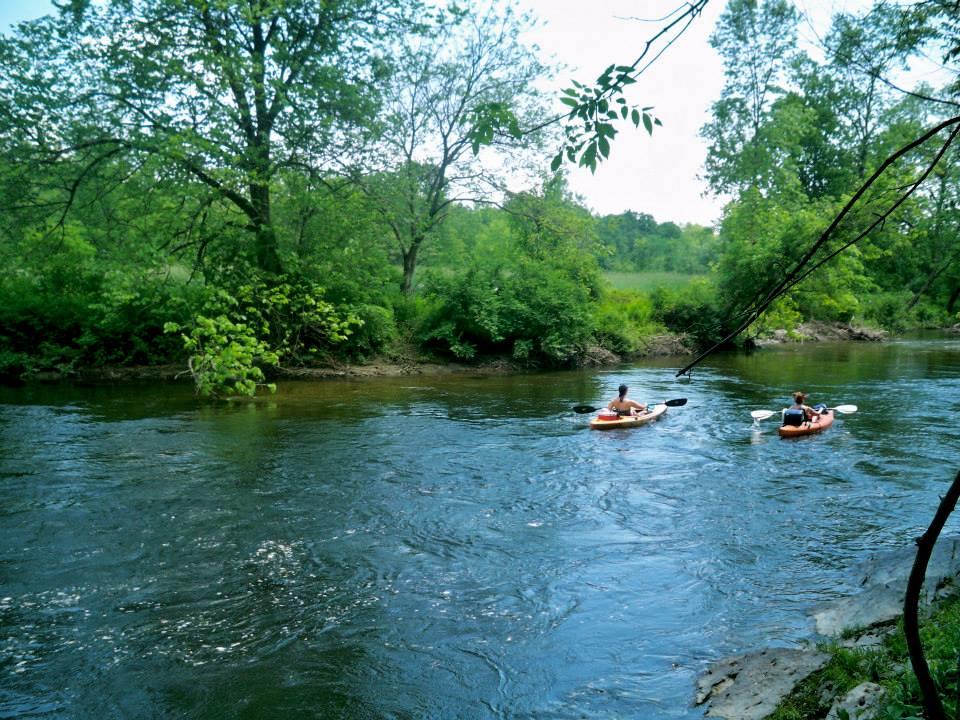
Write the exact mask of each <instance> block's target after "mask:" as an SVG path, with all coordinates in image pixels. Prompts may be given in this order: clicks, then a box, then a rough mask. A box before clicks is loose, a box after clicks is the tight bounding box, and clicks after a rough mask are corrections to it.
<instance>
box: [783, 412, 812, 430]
mask: <svg viewBox="0 0 960 720" xmlns="http://www.w3.org/2000/svg"><path fill="white" fill-rule="evenodd" d="M806 419H807V417H806V413H804V412H803V410H802V409H801V408H787V409H786V410H784V411H783V424H784V426H787V425H789V426H792V427H800V426H801V425H803V422H804V421H805V420H806Z"/></svg>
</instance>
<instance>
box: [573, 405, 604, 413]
mask: <svg viewBox="0 0 960 720" xmlns="http://www.w3.org/2000/svg"><path fill="white" fill-rule="evenodd" d="M599 409H600V408H595V407H594V406H593V405H574V406H573V411H574V412H575V413H591V412H596V411H597V410H599Z"/></svg>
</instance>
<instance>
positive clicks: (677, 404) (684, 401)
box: [663, 398, 687, 407]
mask: <svg viewBox="0 0 960 720" xmlns="http://www.w3.org/2000/svg"><path fill="white" fill-rule="evenodd" d="M663 404H664V405H666V406H667V407H680V406H682V405H686V404H687V399H686V398H677V399H676V400H664V401H663Z"/></svg>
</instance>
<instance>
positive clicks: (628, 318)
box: [593, 291, 664, 355]
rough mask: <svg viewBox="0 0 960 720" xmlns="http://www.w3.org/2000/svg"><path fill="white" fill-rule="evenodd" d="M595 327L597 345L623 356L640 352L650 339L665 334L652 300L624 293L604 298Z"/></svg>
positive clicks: (610, 293) (611, 293) (611, 294)
mask: <svg viewBox="0 0 960 720" xmlns="http://www.w3.org/2000/svg"><path fill="white" fill-rule="evenodd" d="M593 326H594V331H593V332H594V337H595V338H596V340H597V343H598V344H599V345H600V346H601V347H604V348H607V349H608V350H612V351H613V352H615V353H617V354H620V355H630V354H633V353H636V352H638V351H639V350H641V349H643V347H644V344H645V342H644V341H645V340H646V339H647V338H648V337H650V336H651V335H654V334H656V333H658V332H662V331H663V330H664V327H663V326H662V325H661V324H660V323H658V322H657V320H656V318H655V308H654V304H653V301H652V300H651V299H650V298H649V297H648V296H646V295H642V294H639V293H633V292H623V291H610V292H608V293H605V294H604V295H603V296H602V297H601V299H600V302H599V303H598V304H597V307H596V310H595V311H594V318H593Z"/></svg>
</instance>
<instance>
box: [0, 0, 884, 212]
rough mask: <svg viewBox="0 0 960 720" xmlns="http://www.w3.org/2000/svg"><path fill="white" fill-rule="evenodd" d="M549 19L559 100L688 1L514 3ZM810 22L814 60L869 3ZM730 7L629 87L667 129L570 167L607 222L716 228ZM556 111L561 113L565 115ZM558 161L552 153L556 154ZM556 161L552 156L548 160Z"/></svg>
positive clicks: (631, 97) (553, 86)
mask: <svg viewBox="0 0 960 720" xmlns="http://www.w3.org/2000/svg"><path fill="white" fill-rule="evenodd" d="M516 1H517V2H518V4H519V5H520V6H521V7H524V8H526V9H529V10H530V11H531V12H533V14H534V15H536V16H538V17H539V18H540V19H541V24H540V27H538V28H537V29H536V30H535V31H533V32H531V33H530V34H529V36H528V38H529V40H530V41H531V42H535V43H536V44H537V45H539V46H540V48H541V51H542V54H543V57H544V58H545V59H547V60H550V61H551V62H552V63H556V64H560V65H562V66H563V69H562V70H561V71H559V72H558V73H557V75H556V77H555V78H552V79H550V80H548V83H547V85H546V89H547V90H552V91H555V93H556V94H557V95H558V96H559V92H560V90H561V89H562V88H564V87H569V86H570V85H571V83H570V80H571V79H577V80H579V81H581V82H585V83H588V82H590V81H591V80H593V79H595V78H596V77H597V76H598V75H599V74H600V73H601V72H602V71H603V70H604V69H605V68H606V67H607V66H608V65H610V64H611V63H617V64H624V65H626V64H630V63H632V62H633V61H634V60H635V59H636V57H637V55H638V54H639V52H640V49H641V48H642V47H643V44H644V42H645V41H646V40H647V38H649V37H650V36H651V35H652V34H653V32H655V30H654V28H656V27H657V24H656V23H651V22H649V20H650V19H655V18H660V17H663V16H664V15H667V14H668V13H670V12H671V11H673V10H674V9H676V8H677V7H678V6H679V5H682V4H683V2H682V1H681V0H590V2H589V3H584V2H583V0H516ZM795 2H796V5H797V7H798V8H799V9H800V10H801V12H802V13H803V14H804V21H803V22H802V23H801V26H800V37H801V41H802V43H803V45H804V46H805V47H806V49H808V51H811V54H814V55H815V45H816V40H817V37H818V36H820V35H822V34H823V33H824V32H825V31H826V29H827V27H828V24H829V18H830V17H831V15H832V14H833V13H834V12H836V11H838V10H851V11H856V10H863V9H865V8H866V7H867V6H868V5H869V0H795ZM725 5H726V2H725V0H711V2H710V3H709V4H708V5H707V7H706V9H705V11H704V12H703V14H702V15H701V16H700V17H698V18H696V19H695V20H694V22H693V24H692V25H691V26H690V27H689V28H688V29H687V31H686V32H685V33H684V34H683V36H682V37H681V38H680V39H679V40H678V41H677V42H676V43H675V44H674V45H673V46H672V47H671V48H670V49H668V50H667V52H666V53H664V55H663V56H662V57H661V58H660V59H659V60H658V61H657V63H656V64H655V65H653V66H652V67H651V68H650V69H649V70H648V71H647V72H646V73H645V74H644V75H642V76H641V78H640V80H639V81H638V82H637V83H636V84H635V85H632V86H631V87H630V89H629V90H630V92H629V94H628V95H627V96H626V97H627V100H628V101H629V102H631V103H635V104H638V105H641V106H647V105H652V106H653V107H654V110H653V112H654V113H655V114H656V115H657V116H658V117H659V118H660V120H661V122H662V123H663V126H662V127H657V128H655V130H654V133H653V135H652V136H649V135H648V134H647V133H646V131H645V130H643V129H642V128H640V129H639V130H638V129H635V128H633V126H632V124H630V123H621V124H620V128H621V132H620V134H619V135H618V136H617V138H616V139H615V141H614V143H613V147H612V151H611V156H610V159H608V160H606V161H605V162H603V163H601V164H600V165H599V166H598V167H597V171H596V173H595V174H591V173H590V171H589V170H586V169H582V168H575V167H573V166H571V165H567V169H568V172H569V177H570V187H571V189H572V190H573V191H574V192H575V193H576V194H577V195H579V196H580V197H581V199H582V200H583V202H584V203H585V205H586V206H587V207H589V208H590V209H591V210H593V211H594V212H596V213H599V214H612V213H619V212H623V211H625V210H634V211H636V212H644V213H649V214H650V215H652V216H653V217H654V218H656V219H657V220H658V221H659V222H665V221H667V220H671V221H673V222H677V223H687V222H691V223H698V224H701V225H713V224H716V223H717V222H718V221H719V219H720V214H721V211H722V207H723V203H724V201H725V198H718V197H715V196H713V195H711V194H710V193H709V192H708V190H707V187H706V184H705V183H704V181H703V180H702V179H701V175H702V173H703V163H704V159H705V158H706V144H705V143H704V141H703V140H702V139H701V138H700V136H699V132H700V128H701V127H703V125H704V124H705V123H706V122H707V121H708V120H709V118H710V107H711V105H712V103H713V102H714V101H715V100H717V99H718V98H719V96H720V91H721V89H722V87H723V67H722V64H721V62H720V59H719V57H718V55H717V54H716V52H715V51H714V50H713V48H711V47H710V43H709V37H710V34H711V33H712V32H713V28H714V26H715V25H716V22H717V19H718V18H719V16H720V14H721V12H722V11H723V8H724V6H725ZM51 9H52V4H51V3H50V0H0V30H2V31H6V30H7V29H8V28H9V27H10V24H11V23H13V22H18V21H22V20H28V19H32V18H35V17H39V16H40V15H43V14H45V13H47V12H50V11H51ZM562 107H563V106H562V105H559V103H558V104H557V108H558V109H560V108H562ZM551 156H552V154H551ZM546 162H549V158H547V159H546V160H545V164H546Z"/></svg>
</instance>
